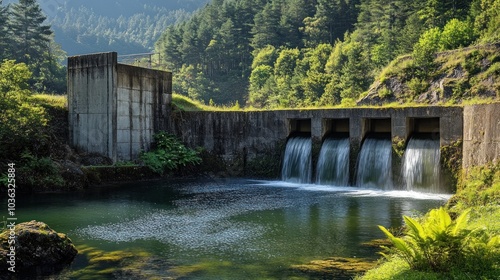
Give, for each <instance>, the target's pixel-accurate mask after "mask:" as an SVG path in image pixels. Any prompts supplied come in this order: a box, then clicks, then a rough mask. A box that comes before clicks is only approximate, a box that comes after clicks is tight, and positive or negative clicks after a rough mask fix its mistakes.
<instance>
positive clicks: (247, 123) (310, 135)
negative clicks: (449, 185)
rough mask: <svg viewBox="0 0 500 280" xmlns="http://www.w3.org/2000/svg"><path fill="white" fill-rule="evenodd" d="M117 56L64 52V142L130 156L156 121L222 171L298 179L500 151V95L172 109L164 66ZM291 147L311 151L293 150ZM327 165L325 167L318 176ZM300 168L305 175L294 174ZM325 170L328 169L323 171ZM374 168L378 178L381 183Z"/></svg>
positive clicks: (474, 160) (416, 180) (406, 172)
mask: <svg viewBox="0 0 500 280" xmlns="http://www.w3.org/2000/svg"><path fill="white" fill-rule="evenodd" d="M116 57H117V55H116V53H104V54H93V55H85V56H76V57H70V58H69V59H68V98H69V101H68V103H69V118H70V137H71V144H72V145H73V146H74V147H76V148H78V149H80V150H83V151H86V152H89V153H99V154H103V155H106V156H108V157H110V158H111V159H113V160H114V161H124V160H135V159H137V156H138V154H139V153H140V152H141V151H147V150H148V149H149V147H150V144H151V141H152V135H153V134H154V133H155V132H157V131H160V130H165V131H168V132H170V133H172V134H175V135H177V136H178V137H179V138H180V139H181V140H182V141H183V142H184V143H185V144H186V145H188V146H190V147H203V148H204V149H205V151H206V154H208V158H209V159H210V160H214V159H217V162H218V163H219V165H221V166H222V168H224V169H225V170H226V171H227V172H226V174H227V175H230V176H252V175H255V173H254V172H253V171H252V170H254V169H259V168H260V169H265V170H264V171H268V172H267V174H266V176H267V177H274V178H280V177H281V178H282V179H284V180H291V181H294V180H295V179H297V178H298V179H297V181H298V182H304V183H313V182H319V183H322V184H323V183H324V182H326V184H345V182H348V183H349V184H350V185H357V184H358V183H357V182H363V183H362V184H368V185H369V184H398V185H403V186H404V185H408V186H411V185H416V186H418V185H419V184H424V183H429V182H427V181H429V180H427V179H426V178H427V177H435V176H439V171H438V170H436V169H435V168H434V167H419V166H423V165H422V164H423V162H426V164H428V163H430V164H431V165H432V164H434V165H436V162H437V165H440V164H442V162H443V160H440V156H442V154H441V153H440V151H443V150H446V149H447V147H456V148H457V149H458V150H459V153H460V155H459V158H463V167H464V168H470V167H472V166H476V165H481V164H485V163H487V162H492V161H498V160H499V159H500V103H493V104H485V105H473V106H465V107H460V106H425V107H424V106H422V107H405V108H352V109H312V110H273V111H248V112H243V111H240V112H236V111H231V112H179V111H172V110H170V104H169V103H170V100H171V89H172V86H171V83H172V75H171V73H168V72H163V71H156V70H150V69H144V68H139V67H133V66H128V65H122V64H118V63H117V62H116V61H117V59H116ZM292 143H293V144H292ZM288 146H293V147H290V148H289V147H288ZM293 150H297V151H300V152H297V153H305V154H310V155H306V156H305V157H304V156H297V155H293V153H294V152H293ZM323 150H324V151H323ZM332 151H334V152H332ZM426 151H430V152H426ZM462 151H463V153H462ZM287 153H290V154H288V156H289V158H290V160H285V157H286V156H287ZM332 153H335V154H338V156H334V157H332V156H331V155H330V154H332ZM382 159H384V160H382ZM284 161H286V162H284ZM292 161H296V162H297V164H293V163H292ZM346 161H348V163H346ZM381 161H385V163H383V164H382V162H381ZM387 162H389V163H387ZM299 163H300V164H302V165H303V166H306V167H297V166H298V164H299ZM285 165H286V166H287V167H285ZM438 167H439V166H438ZM304 168H310V170H306V171H304V170H302V169H304ZM325 169H326V170H331V172H330V171H328V172H326V175H325V174H323V173H325V172H322V171H321V170H325ZM389 169H391V170H390V171H391V173H390V175H388V174H386V172H388V170H389ZM415 169H419V171H418V172H417V173H415V172H413V170H415ZM298 170H302V171H301V172H299V173H301V174H305V175H297V176H299V177H296V175H294V174H295V173H296V172H298ZM332 172H333V173H335V174H336V175H335V176H333V177H336V178H331V177H332V176H330V175H328V173H332ZM346 172H347V173H348V174H347V175H346ZM384 174H385V175H384ZM436 174H437V175H436ZM257 175H259V174H257ZM341 175H342V176H341ZM301 176H304V177H301ZM374 176H376V177H378V178H377V180H379V179H380V177H384V178H385V179H384V180H383V181H384V183H380V182H377V181H374V179H373V177H374ZM400 177H406V178H400ZM424 181H425V182H424ZM431 181H432V180H431ZM340 182H341V183H340ZM431 184H436V183H432V182H431Z"/></svg>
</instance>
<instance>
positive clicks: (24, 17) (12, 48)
mask: <svg viewBox="0 0 500 280" xmlns="http://www.w3.org/2000/svg"><path fill="white" fill-rule="evenodd" d="M4 59H6V60H9V61H12V63H13V61H16V62H18V63H23V64H25V65H26V66H27V67H28V70H29V72H30V74H29V75H28V76H30V77H29V79H27V83H26V85H24V83H23V86H22V89H26V88H27V87H29V88H30V89H32V90H33V91H38V92H57V93H64V92H65V91H66V69H65V67H63V66H62V64H61V63H62V61H63V59H64V52H62V51H61V49H60V47H59V45H58V44H56V43H55V41H54V34H53V31H52V30H51V28H50V25H47V24H46V17H45V15H44V13H43V12H42V10H41V9H40V6H39V5H38V3H37V2H36V1H35V0H20V1H19V2H17V3H15V4H12V5H9V6H4V5H3V3H2V0H0V63H2V62H3V61H4ZM6 64H7V61H6ZM5 73H7V72H5ZM5 73H3V74H2V75H1V76H0V92H4V91H8V90H10V88H11V86H10V84H11V83H16V82H17V81H18V79H19V78H18V77H16V73H15V72H12V73H11V74H9V75H7V74H5ZM2 84H3V85H4V86H1V85H2ZM6 85H9V86H6ZM0 108H1V107H0ZM2 109H4V108H2Z"/></svg>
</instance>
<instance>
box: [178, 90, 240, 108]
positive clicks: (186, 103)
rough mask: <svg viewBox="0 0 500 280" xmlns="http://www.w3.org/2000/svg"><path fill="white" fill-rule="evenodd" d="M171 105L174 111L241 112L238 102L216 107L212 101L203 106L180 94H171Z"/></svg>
mask: <svg viewBox="0 0 500 280" xmlns="http://www.w3.org/2000/svg"><path fill="white" fill-rule="evenodd" d="M172 105H173V107H174V109H176V110H180V111H239V110H242V108H241V107H240V104H239V102H238V101H236V103H235V104H229V105H221V106H217V105H215V104H214V103H213V101H212V100H210V101H209V105H205V104H203V103H202V102H201V101H198V100H193V99H191V98H189V97H187V96H184V95H180V94H176V93H174V94H172Z"/></svg>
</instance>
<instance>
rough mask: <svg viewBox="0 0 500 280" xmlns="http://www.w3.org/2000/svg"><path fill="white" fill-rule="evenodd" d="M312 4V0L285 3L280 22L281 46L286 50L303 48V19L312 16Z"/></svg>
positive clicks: (293, 0)
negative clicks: (286, 48)
mask: <svg viewBox="0 0 500 280" xmlns="http://www.w3.org/2000/svg"><path fill="white" fill-rule="evenodd" d="M314 2H315V1H312V0H290V1H285V3H284V8H283V13H282V15H281V20H280V24H281V30H282V33H283V44H282V45H283V46H286V47H288V48H296V47H302V46H303V44H304V40H303V39H304V34H303V31H304V27H305V25H304V19H305V18H307V17H312V16H313V15H314V13H315V11H316V8H315V3H314Z"/></svg>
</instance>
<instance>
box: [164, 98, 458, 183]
mask: <svg viewBox="0 0 500 280" xmlns="http://www.w3.org/2000/svg"><path fill="white" fill-rule="evenodd" d="M426 120H429V121H428V122H429V123H431V125H429V126H427V127H426V126H425V125H424V124H425V123H426ZM335 123H339V124H340V125H339V126H338V127H339V131H340V132H344V131H345V130H346V128H344V126H348V133H349V137H350V142H351V158H352V159H354V160H351V161H352V162H353V164H351V165H352V166H351V174H354V172H353V171H354V170H353V169H354V162H355V159H356V158H357V153H358V151H359V147H360V145H361V143H362V141H363V139H364V137H365V136H366V134H368V133H370V132H389V133H390V134H391V135H392V138H393V139H400V140H407V139H408V137H409V136H410V135H411V134H412V133H413V131H414V130H415V129H416V130H419V129H421V130H426V132H431V133H432V134H431V135H432V136H433V137H439V139H440V143H441V146H444V145H448V144H450V143H451V142H454V141H457V140H461V139H462V133H463V109H462V108H460V107H437V106H436V107H415V108H383V109H366V108H358V109H329V110H281V111H257V112H182V113H177V114H176V115H173V117H172V118H171V119H170V121H169V124H168V129H169V131H170V132H172V133H174V134H176V135H178V136H179V137H180V138H181V139H182V141H183V142H185V143H187V144H188V145H189V146H192V147H197V146H200V147H204V148H205V149H207V150H208V151H209V152H212V153H213V154H215V155H220V156H222V157H223V159H224V160H225V161H226V164H228V165H232V164H233V162H236V161H237V162H239V163H241V162H243V163H245V162H247V161H249V160H252V159H254V158H258V157H262V156H266V155H268V153H269V151H272V150H276V149H278V148H282V147H279V145H280V144H282V143H284V142H286V140H287V138H288V137H289V135H291V134H293V133H294V132H301V133H304V132H308V133H310V135H311V137H312V139H313V145H315V146H316V147H319V146H320V145H321V141H322V140H323V138H324V136H325V135H326V134H328V133H329V132H331V131H332V130H335ZM415 123H417V124H418V125H415ZM433 123H434V124H435V125H437V127H434V128H433V127H432V124H433ZM332 127H333V128H332ZM421 132H422V131H421ZM276 176H278V174H276Z"/></svg>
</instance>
